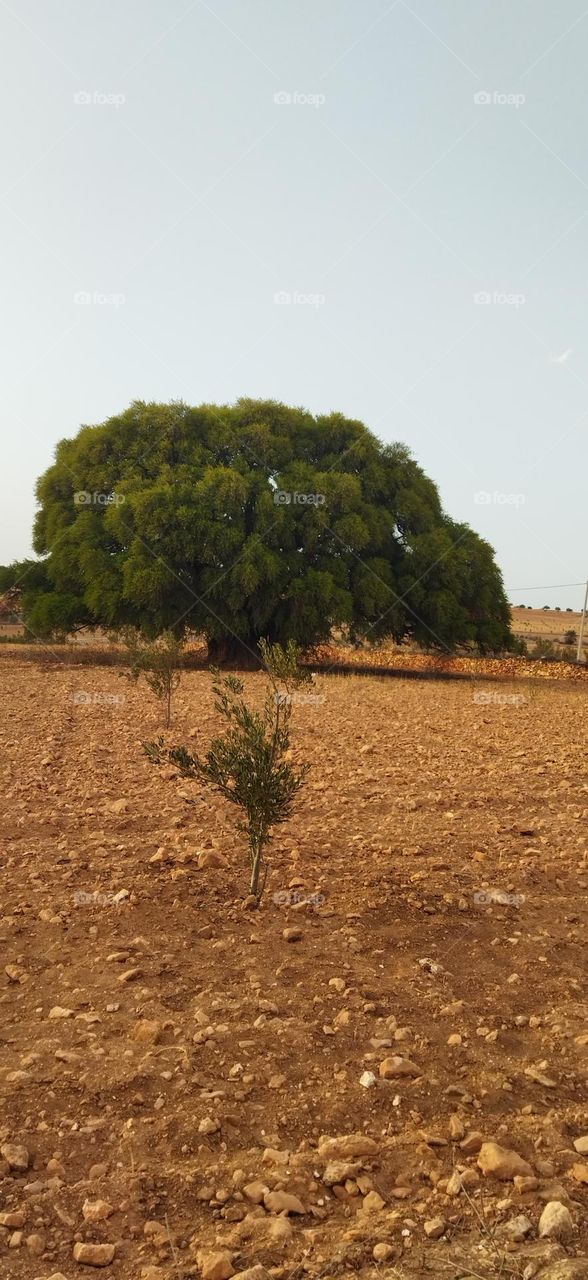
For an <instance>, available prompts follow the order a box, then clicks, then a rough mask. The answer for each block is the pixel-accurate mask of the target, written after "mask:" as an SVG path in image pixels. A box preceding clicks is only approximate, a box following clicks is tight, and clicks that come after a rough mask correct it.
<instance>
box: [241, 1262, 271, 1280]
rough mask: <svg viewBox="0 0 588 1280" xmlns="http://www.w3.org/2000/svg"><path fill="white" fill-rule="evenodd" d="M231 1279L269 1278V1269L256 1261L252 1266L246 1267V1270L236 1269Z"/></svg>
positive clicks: (264, 1279) (263, 1279)
mask: <svg viewBox="0 0 588 1280" xmlns="http://www.w3.org/2000/svg"><path fill="white" fill-rule="evenodd" d="M233 1280H271V1277H270V1274H269V1271H266V1269H265V1267H262V1266H261V1264H260V1263H259V1262H258V1263H257V1265H256V1266H254V1267H247V1270H246V1271H236V1272H235V1274H234V1276H233Z"/></svg>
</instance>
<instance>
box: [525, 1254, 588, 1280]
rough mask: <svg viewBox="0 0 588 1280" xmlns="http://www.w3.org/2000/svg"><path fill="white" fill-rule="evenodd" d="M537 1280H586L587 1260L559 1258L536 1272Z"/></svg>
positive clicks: (587, 1274)
mask: <svg viewBox="0 0 588 1280" xmlns="http://www.w3.org/2000/svg"><path fill="white" fill-rule="evenodd" d="M537 1280H588V1258H561V1259H558V1261H557V1262H550V1263H549V1265H548V1266H547V1267H545V1268H542V1270H541V1271H539V1272H538V1274H537Z"/></svg>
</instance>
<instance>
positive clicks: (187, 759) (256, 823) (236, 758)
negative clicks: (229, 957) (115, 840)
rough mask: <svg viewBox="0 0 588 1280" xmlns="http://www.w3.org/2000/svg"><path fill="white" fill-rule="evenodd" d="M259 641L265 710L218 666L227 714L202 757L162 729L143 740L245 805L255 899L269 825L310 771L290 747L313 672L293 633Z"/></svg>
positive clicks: (285, 810) (157, 755)
mask: <svg viewBox="0 0 588 1280" xmlns="http://www.w3.org/2000/svg"><path fill="white" fill-rule="evenodd" d="M259 649H260V652H261V657H262V661H263V664H264V667H265V670H266V673H267V676H268V690H267V694H266V698H265V703H264V706H263V710H262V711H257V710H255V709H253V708H251V707H249V706H248V705H247V703H246V702H245V700H244V698H243V683H242V681H241V680H239V679H238V678H237V677H236V676H233V675H227V676H221V673H220V672H219V671H218V670H213V686H212V687H213V692H214V695H215V706H216V710H217V711H218V712H219V714H220V715H221V716H222V718H223V719H224V721H225V732H224V734H222V735H219V736H218V737H216V738H213V739H212V742H211V743H210V746H209V748H208V751H207V752H206V755H205V756H204V758H203V759H200V758H199V757H198V756H192V755H191V754H190V753H189V752H188V751H187V750H186V748H185V747H172V748H171V749H166V748H165V746H164V742H163V738H161V737H160V738H159V739H158V740H157V742H151V743H144V744H143V747H144V750H145V752H146V754H147V756H148V758H149V759H150V760H151V761H152V763H153V764H163V763H164V762H168V761H169V762H171V763H172V764H175V765H177V766H178V768H179V769H180V772H181V773H182V774H183V775H184V777H188V778H197V779H199V780H200V781H201V782H204V783H205V784H206V785H207V786H209V787H212V789H213V790H214V791H218V792H220V794H221V795H222V796H224V798H225V800H229V801H230V802H231V804H235V805H237V806H238V807H239V808H240V809H241V810H242V811H243V814H244V820H243V821H242V822H239V823H238V824H237V826H238V830H239V831H241V832H242V833H243V834H244V835H245V836H246V839H247V846H248V853H249V865H250V871H251V875H250V882H249V892H250V894H252V895H253V897H254V898H255V899H256V901H257V904H258V905H259V902H260V901H261V897H262V894H263V890H264V888H265V882H266V879H267V874H268V869H269V868H268V863H267V862H266V861H265V860H264V853H265V851H266V848H267V846H268V844H269V842H270V840H271V835H272V827H274V826H277V825H278V824H279V823H282V822H285V821H286V819H287V818H288V817H289V815H290V813H291V810H292V804H293V801H294V799H295V797H296V795H297V793H298V791H299V790H300V788H301V787H302V785H303V782H304V779H305V777H306V774H307V772H308V765H302V766H301V767H300V768H295V767H294V765H292V764H290V762H289V761H288V759H287V753H288V750H289V747H290V722H291V718H292V707H293V699H292V691H293V690H294V689H296V688H297V687H299V686H300V685H301V684H303V683H306V682H307V681H309V680H310V676H309V674H308V672H306V671H303V670H301V669H300V667H299V666H298V652H297V649H296V646H295V645H294V644H293V643H292V642H291V641H290V642H289V643H288V645H287V647H286V648H285V649H283V648H282V646H281V645H278V644H276V645H269V644H267V643H266V642H265V641H263V640H261V641H260V642H259Z"/></svg>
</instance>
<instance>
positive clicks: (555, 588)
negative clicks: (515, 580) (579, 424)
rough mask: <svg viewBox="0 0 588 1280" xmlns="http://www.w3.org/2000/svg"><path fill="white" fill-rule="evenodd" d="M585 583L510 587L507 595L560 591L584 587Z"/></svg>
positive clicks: (553, 583)
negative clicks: (519, 592)
mask: <svg viewBox="0 0 588 1280" xmlns="http://www.w3.org/2000/svg"><path fill="white" fill-rule="evenodd" d="M583 586H584V583H583V582H552V584H551V586H549V587H510V588H507V595H511V596H514V595H515V594H516V592H517V591H559V589H560V588H562V589H563V587H583Z"/></svg>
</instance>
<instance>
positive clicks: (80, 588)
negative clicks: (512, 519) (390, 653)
mask: <svg viewBox="0 0 588 1280" xmlns="http://www.w3.org/2000/svg"><path fill="white" fill-rule="evenodd" d="M80 491H82V492H81V499H82V500H80ZM280 493H281V494H282V495H284V494H285V495H290V501H282V500H281V499H280V498H279V495H280ZM301 494H302V495H308V494H310V495H318V498H319V499H320V501H316V502H314V501H313V502H311V503H308V502H303V503H299V502H297V501H295V500H294V498H293V497H292V496H291V495H301ZM37 497H38V501H39V504H40V505H39V511H38V515H37V518H36V523H35V535H34V546H35V550H36V551H37V553H38V554H39V555H40V556H43V557H45V558H44V559H43V561H42V562H40V563H41V564H42V577H43V581H42V582H41V583H40V584H39V585H38V587H37V588H36V589H35V591H34V592H32V593H30V594H29V598H28V600H27V605H26V614H27V615H28V619H29V620H30V622H31V625H32V626H33V625H34V627H35V628H37V627H41V626H42V627H50V626H52V625H57V623H60V624H61V625H62V626H70V625H71V626H76V625H83V624H84V623H86V624H87V625H94V626H96V625H98V626H102V627H105V628H107V629H112V628H120V627H123V626H127V625H132V626H135V627H137V628H139V629H140V630H141V631H142V632H143V633H145V634H147V635H151V636H154V635H158V634H160V633H161V632H162V631H164V630H166V629H170V628H171V629H173V630H174V632H175V633H176V634H181V633H182V632H184V631H186V630H191V631H193V632H198V633H203V634H204V635H205V636H206V638H207V641H208V643H209V652H210V656H211V659H212V660H213V661H215V662H217V663H218V662H222V661H225V660H230V659H232V658H238V659H239V660H243V658H244V657H245V656H247V655H248V656H249V658H251V659H253V660H258V659H259V652H258V649H257V643H256V639H257V637H258V636H260V635H265V636H267V637H268V638H269V640H270V642H271V643H276V642H279V643H282V644H286V643H287V641H288V640H293V641H295V642H296V643H298V644H300V645H303V646H310V645H313V644H317V643H319V642H321V641H325V640H328V639H329V637H330V634H331V631H332V629H333V627H339V628H343V630H345V631H348V632H352V634H353V635H354V636H355V637H356V638H362V637H363V638H366V637H367V638H368V639H369V640H377V639H383V638H385V637H387V636H392V637H394V639H396V640H402V639H403V638H404V637H409V636H412V637H413V638H414V639H416V640H417V641H418V642H419V643H421V644H423V643H426V644H429V645H435V646H437V647H440V648H452V647H453V646H454V645H456V644H467V645H472V646H479V647H480V648H481V650H482V651H483V652H486V651H497V650H500V649H502V648H504V647H508V646H509V644H510V642H511V636H510V627H509V611H508V605H507V602H506V599H505V595H504V589H503V584H502V579H501V576H500V573H499V571H498V569H497V567H496V565H495V563H494V559H493V554H492V550H491V548H490V547H489V545H488V544H487V543H486V542H484V541H482V539H480V538H478V536H477V535H476V534H475V533H474V532H473V531H472V530H471V529H470V528H469V527H468V526H467V525H456V524H454V523H453V522H452V521H451V520H450V519H449V518H448V517H447V516H446V515H445V514H444V512H443V510H442V507H441V503H440V500H439V495H438V492H437V489H436V487H435V485H434V484H433V482H432V481H431V480H429V479H428V477H427V476H426V475H425V474H424V472H423V471H422V470H421V468H420V467H419V466H418V465H417V463H416V462H415V461H414V459H413V458H412V457H411V455H410V452H409V451H408V449H407V448H406V447H405V446H404V445H401V444H387V445H385V444H382V443H381V442H380V441H379V440H378V439H377V438H376V437H375V436H374V435H372V433H371V432H370V431H368V429H367V428H366V427H365V426H364V425H363V423H361V422H358V421H355V420H353V419H348V418H345V417H343V415H342V414H339V413H331V414H328V415H319V416H317V417H314V416H313V415H312V414H310V413H307V412H306V411H305V410H303V409H298V408H289V407H288V406H286V405H283V404H279V403H277V402H275V401H270V400H248V399H242V400H239V401H237V403H236V404H234V405H220V406H216V405H206V404H204V405H200V406H198V407H190V406H188V405H185V404H177V403H176V404H145V403H142V402H135V403H134V404H132V405H131V406H130V408H129V409H127V410H126V411H125V412H124V413H121V414H119V415H117V416H116V417H113V418H109V419H108V420H107V421H106V422H104V423H102V424H101V425H100V426H93V427H91V426H84V427H82V428H81V430H80V431H79V433H78V435H77V436H76V437H75V439H72V440H62V441H61V443H60V444H59V445H58V447H57V452H56V457H55V462H54V463H53V465H52V466H51V467H50V468H49V469H48V470H47V471H46V472H45V474H44V475H43V476H42V477H41V478H40V480H39V482H38V485H37ZM277 499H279V501H277Z"/></svg>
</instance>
